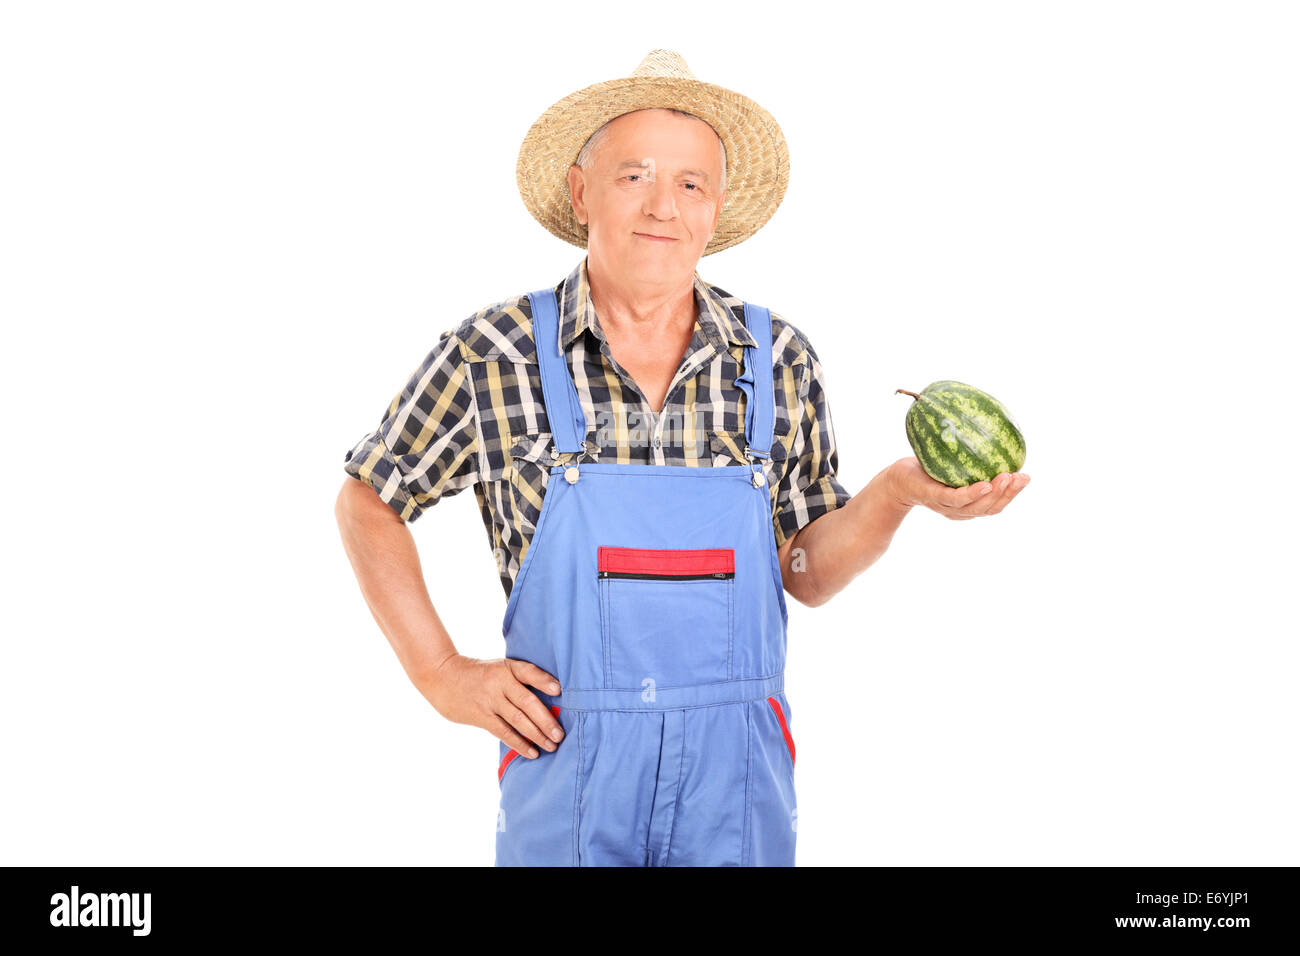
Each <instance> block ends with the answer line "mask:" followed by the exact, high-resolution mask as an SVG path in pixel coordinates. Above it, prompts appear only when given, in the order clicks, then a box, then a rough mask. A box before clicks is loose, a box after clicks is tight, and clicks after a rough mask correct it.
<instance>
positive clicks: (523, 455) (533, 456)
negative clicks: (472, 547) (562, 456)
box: [504, 432, 555, 561]
mask: <svg viewBox="0 0 1300 956" xmlns="http://www.w3.org/2000/svg"><path fill="white" fill-rule="evenodd" d="M551 446H552V442H551V433H550V432H537V433H534V434H531V435H521V436H520V437H519V438H518V439H517V440H516V441H515V442H514V443H513V444H512V445H511V446H510V455H509V467H508V471H507V474H506V475H505V476H504V477H505V478H506V479H507V481H506V486H505V489H504V491H505V493H506V494H507V495H508V496H509V504H510V511H511V515H512V517H513V519H514V523H515V524H516V525H517V527H518V529H519V532H520V533H521V534H522V535H524V536H525V537H529V536H531V535H532V533H533V532H534V531H536V530H537V519H538V518H539V517H541V514H542V500H543V498H544V497H545V494H546V482H547V480H548V479H549V477H550V473H551V466H552V465H553V464H555V462H554V461H553V460H552V459H551ZM520 560H521V561H522V558H521V559H520Z"/></svg>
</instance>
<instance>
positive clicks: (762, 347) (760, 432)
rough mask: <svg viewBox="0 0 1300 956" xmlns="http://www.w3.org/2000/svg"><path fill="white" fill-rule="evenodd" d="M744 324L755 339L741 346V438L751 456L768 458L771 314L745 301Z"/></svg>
mask: <svg viewBox="0 0 1300 956" xmlns="http://www.w3.org/2000/svg"><path fill="white" fill-rule="evenodd" d="M745 326H746V328H748V329H749V334H750V335H752V336H754V338H755V339H756V340H757V342H758V346H757V347H756V348H751V347H750V346H748V345H747V346H745V370H744V372H742V373H741V374H740V376H739V377H738V378H737V379H736V386H737V387H738V388H741V389H743V390H744V392H745V441H746V443H747V444H748V445H749V448H748V453H749V454H750V455H751V456H752V457H755V458H769V457H771V455H770V454H769V453H770V452H771V450H772V430H773V428H774V427H775V424H776V398H775V397H774V395H773V388H774V383H773V375H772V314H771V313H770V312H769V311H768V310H767V309H765V308H763V306H761V305H753V304H752V303H749V302H746V303H745Z"/></svg>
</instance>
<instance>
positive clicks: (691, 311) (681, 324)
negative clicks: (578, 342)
mask: <svg viewBox="0 0 1300 956" xmlns="http://www.w3.org/2000/svg"><path fill="white" fill-rule="evenodd" d="M587 284H588V286H589V287H590V289H591V302H592V305H593V306H594V307H595V309H596V314H597V315H598V316H599V317H600V325H601V329H602V330H603V331H604V332H605V333H606V336H607V337H609V336H613V337H615V338H630V339H635V340H641V341H645V340H647V339H653V338H657V337H659V336H662V335H668V336H670V337H673V338H675V337H679V336H680V335H681V334H682V333H683V332H685V331H687V330H690V329H693V328H694V326H695V311H696V310H695V276H694V275H693V274H692V275H690V276H687V277H686V279H685V281H684V282H680V281H679V282H677V283H672V284H665V283H653V284H644V285H633V286H630V287H629V286H628V285H626V284H622V283H619V284H616V283H614V282H612V281H610V279H609V277H607V276H605V275H604V274H603V273H602V272H601V271H600V268H599V267H598V266H595V265H593V264H592V262H591V259H590V258H588V259H587Z"/></svg>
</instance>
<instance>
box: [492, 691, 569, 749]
mask: <svg viewBox="0 0 1300 956" xmlns="http://www.w3.org/2000/svg"><path fill="white" fill-rule="evenodd" d="M533 699H534V700H536V698H533ZM497 713H498V714H499V715H500V716H501V717H502V718H503V719H504V720H505V722H506V723H508V724H509V725H510V726H511V727H513V728H515V730H517V731H519V733H521V734H523V735H524V737H526V738H527V739H529V740H531V741H532V742H533V743H535V744H537V746H539V747H545V748H546V749H547V750H554V749H555V741H554V740H551V739H550V738H549V737H548V736H547V735H546V734H544V733H542V731H541V728H539V727H538V726H537V725H536V724H535V723H533V721H532V719H531V718H530V717H529V716H528V715H527V714H525V713H524V712H523V711H522V710H520V709H519V708H518V707H517V706H515V704H514V703H512V702H511V700H510V698H509V697H502V698H501V700H500V702H499V703H498V705H497Z"/></svg>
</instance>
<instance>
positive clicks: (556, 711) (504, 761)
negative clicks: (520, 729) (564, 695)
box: [497, 705, 560, 783]
mask: <svg viewBox="0 0 1300 956" xmlns="http://www.w3.org/2000/svg"><path fill="white" fill-rule="evenodd" d="M551 716H552V717H559V716H560V708H558V707H556V706H554V705H552V706H551ZM518 756H519V751H518V750H515V749H514V748H513V747H511V748H510V749H509V750H508V751H506V755H505V756H504V757H502V758H501V766H499V767H497V783H500V782H501V777H502V776H503V775H504V774H505V772H506V767H508V766H510V761H512V760H514V759H515V758H516V757H518Z"/></svg>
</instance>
